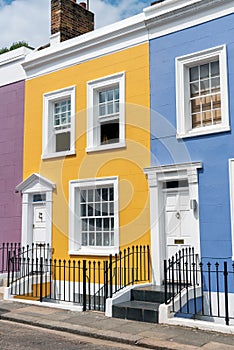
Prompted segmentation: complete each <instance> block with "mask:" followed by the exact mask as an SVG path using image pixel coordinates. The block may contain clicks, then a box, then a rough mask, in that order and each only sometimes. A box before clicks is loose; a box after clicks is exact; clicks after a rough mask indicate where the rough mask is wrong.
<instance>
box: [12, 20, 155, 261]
mask: <svg viewBox="0 0 234 350" xmlns="http://www.w3.org/2000/svg"><path fill="white" fill-rule="evenodd" d="M24 69H25V71H26V74H27V80H26V92H25V119H24V125H25V134H24V164H23V178H24V181H23V182H22V183H21V184H19V185H18V186H17V190H18V191H19V192H21V193H22V212H23V214H22V244H23V245H27V244H28V245H31V244H32V243H34V244H44V243H46V244H49V245H50V246H51V247H52V248H53V258H55V259H56V258H57V259H62V260H63V259H66V260H68V259H76V258H78V259H81V258H82V259H86V258H87V259H91V260H92V259H96V258H97V257H98V259H104V258H105V257H107V256H109V255H110V254H118V253H119V252H120V250H123V249H124V248H127V247H131V246H132V245H135V246H136V245H149V244H150V213H149V193H148V184H147V179H146V176H145V174H144V172H143V169H144V167H147V166H149V165H150V94H149V46H148V40H147V33H146V29H145V26H144V23H143V20H142V16H141V15H138V16H135V17H133V18H132V19H130V20H129V21H121V22H119V23H117V24H115V25H112V26H108V27H105V28H102V29H99V30H95V31H94V32H90V33H87V34H84V35H82V36H80V37H77V38H74V39H71V40H67V41H65V42H62V43H57V42H55V43H53V42H51V45H50V47H48V48H45V49H43V50H36V51H35V52H34V53H32V54H31V55H30V57H29V58H28V59H27V61H26V62H25V63H24Z"/></svg>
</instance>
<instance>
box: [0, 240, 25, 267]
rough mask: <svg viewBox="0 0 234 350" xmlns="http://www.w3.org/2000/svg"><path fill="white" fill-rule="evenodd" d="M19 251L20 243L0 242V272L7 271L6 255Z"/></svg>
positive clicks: (18, 252)
mask: <svg viewBox="0 0 234 350" xmlns="http://www.w3.org/2000/svg"><path fill="white" fill-rule="evenodd" d="M14 252H15V254H17V255H18V254H20V253H21V245H20V243H18V242H17V243H9V242H6V243H5V242H3V243H0V273H6V272H8V256H9V255H11V256H12V255H13V254H14Z"/></svg>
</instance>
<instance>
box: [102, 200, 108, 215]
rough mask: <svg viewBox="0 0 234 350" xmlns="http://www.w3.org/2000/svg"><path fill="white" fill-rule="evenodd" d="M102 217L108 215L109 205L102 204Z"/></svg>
mask: <svg viewBox="0 0 234 350" xmlns="http://www.w3.org/2000/svg"><path fill="white" fill-rule="evenodd" d="M102 215H104V216H106V215H108V203H102Z"/></svg>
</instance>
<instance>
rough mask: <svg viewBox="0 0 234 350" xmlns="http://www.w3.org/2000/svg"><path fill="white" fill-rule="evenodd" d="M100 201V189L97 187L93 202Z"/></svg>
mask: <svg viewBox="0 0 234 350" xmlns="http://www.w3.org/2000/svg"><path fill="white" fill-rule="evenodd" d="M100 201H101V189H100V188H98V189H96V190H95V202H100Z"/></svg>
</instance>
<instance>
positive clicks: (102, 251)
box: [69, 176, 119, 256]
mask: <svg viewBox="0 0 234 350" xmlns="http://www.w3.org/2000/svg"><path fill="white" fill-rule="evenodd" d="M110 185H113V187H114V245H113V246H93V247H91V246H82V244H81V239H82V237H81V229H80V230H79V231H80V232H78V235H77V228H79V227H80V225H81V220H80V217H79V215H77V211H78V212H79V210H80V207H79V198H78V199H77V198H76V196H77V194H78V193H79V192H78V191H79V190H82V189H94V188H96V187H100V186H101V187H105V186H110ZM118 192H119V189H118V177H116V176H115V177H106V178H94V179H84V180H72V181H70V182H69V254H70V255H101V256H107V255H109V254H118V253H119V196H118ZM77 202H78V203H77ZM77 205H78V208H77Z"/></svg>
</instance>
